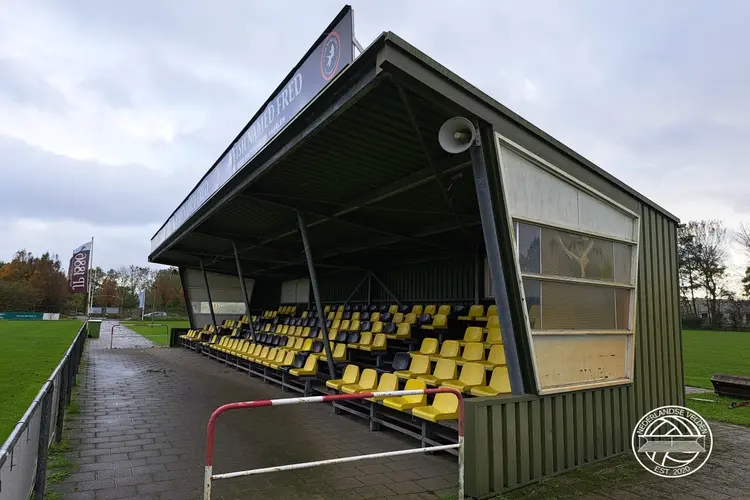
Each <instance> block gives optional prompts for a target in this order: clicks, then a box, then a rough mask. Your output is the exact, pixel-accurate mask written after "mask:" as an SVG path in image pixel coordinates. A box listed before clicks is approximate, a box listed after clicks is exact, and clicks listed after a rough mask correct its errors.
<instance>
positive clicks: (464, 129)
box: [438, 116, 477, 154]
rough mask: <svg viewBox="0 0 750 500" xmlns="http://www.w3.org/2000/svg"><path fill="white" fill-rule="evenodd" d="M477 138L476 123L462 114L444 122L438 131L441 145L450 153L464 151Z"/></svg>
mask: <svg viewBox="0 0 750 500" xmlns="http://www.w3.org/2000/svg"><path fill="white" fill-rule="evenodd" d="M476 138H477V129H476V128H475V127H474V124H473V123H471V122H470V121H469V120H467V119H466V118H464V117H462V116H455V117H453V118H450V119H448V120H446V121H445V123H443V126H442V127H440V131H439V132H438V142H439V143H440V146H441V147H442V148H443V149H444V150H446V151H447V152H449V153H453V154H458V153H463V152H464V151H466V150H467V149H469V148H470V147H471V144H472V143H473V142H474V140H475V139H476Z"/></svg>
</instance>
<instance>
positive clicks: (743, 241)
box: [734, 223, 750, 256]
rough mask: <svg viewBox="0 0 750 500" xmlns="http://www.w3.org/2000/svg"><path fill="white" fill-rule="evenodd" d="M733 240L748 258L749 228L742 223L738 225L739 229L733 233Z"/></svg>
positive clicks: (749, 247)
mask: <svg viewBox="0 0 750 500" xmlns="http://www.w3.org/2000/svg"><path fill="white" fill-rule="evenodd" d="M734 239H735V241H736V242H737V243H739V244H740V246H741V247H742V250H744V251H745V253H746V254H747V255H748V256H750V227H748V226H746V225H745V224H744V223H743V224H740V228H739V229H738V230H737V231H736V232H735V233H734Z"/></svg>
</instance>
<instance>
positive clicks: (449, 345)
mask: <svg viewBox="0 0 750 500" xmlns="http://www.w3.org/2000/svg"><path fill="white" fill-rule="evenodd" d="M460 354H461V346H460V344H459V343H458V340H446V341H445V342H443V345H441V346H440V354H438V355H437V356H430V360H432V361H437V360H439V359H440V358H445V359H457V358H458V357H459V355H460Z"/></svg>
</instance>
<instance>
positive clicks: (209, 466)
mask: <svg viewBox="0 0 750 500" xmlns="http://www.w3.org/2000/svg"><path fill="white" fill-rule="evenodd" d="M439 393H451V394H455V395H456V397H457V398H458V443H456V444H446V445H440V446H430V447H425V448H413V449H408V450H397V451H387V452H383V453H372V454H369V455H357V456H352V457H343V458H333V459H329V460H317V461H315V462H302V463H296V464H289V465H277V466H274V467H265V468H261V469H251V470H245V471H236V472H227V473H223V474H214V473H213V460H214V438H215V434H216V419H217V418H218V417H219V415H221V414H222V413H224V412H227V411H230V410H240V409H243V408H261V407H265V406H284V405H293V404H300V403H325V402H332V401H347V400H357V399H366V398H382V397H396V396H411V395H418V394H439ZM449 449H458V495H457V499H458V500H464V399H463V395H462V394H461V392H460V391H458V390H456V389H452V388H448V387H439V388H436V389H417V390H408V391H381V392H361V393H359V394H333V395H327V396H310V397H304V398H286V399H266V400H259V401H243V402H237V403H229V404H225V405H223V406H220V407H219V408H217V409H216V410H214V412H213V413H212V414H211V418H209V419H208V426H207V430H206V468H205V471H204V476H203V500H211V487H212V485H213V481H216V480H217V479H231V478H234V477H241V476H253V475H257V474H266V473H268V472H281V471H285V470H298V469H309V468H312V467H318V466H321V465H331V464H341V463H347V462H357V461H360V460H367V459H371V458H383V457H393V456H398V455H410V454H416V453H426V452H433V451H443V450H449Z"/></svg>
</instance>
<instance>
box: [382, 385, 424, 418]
mask: <svg viewBox="0 0 750 500" xmlns="http://www.w3.org/2000/svg"><path fill="white" fill-rule="evenodd" d="M426 388H427V385H425V383H424V382H423V381H422V380H416V379H411V380H407V381H406V386H405V387H404V389H405V390H407V391H414V390H417V389H426ZM383 404H384V405H385V406H387V407H388V408H393V409H394V410H398V411H404V410H411V409H412V408H416V407H417V406H424V405H426V404H427V394H413V395H411V396H398V397H393V398H385V399H383Z"/></svg>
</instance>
